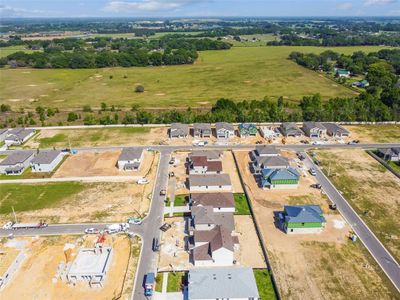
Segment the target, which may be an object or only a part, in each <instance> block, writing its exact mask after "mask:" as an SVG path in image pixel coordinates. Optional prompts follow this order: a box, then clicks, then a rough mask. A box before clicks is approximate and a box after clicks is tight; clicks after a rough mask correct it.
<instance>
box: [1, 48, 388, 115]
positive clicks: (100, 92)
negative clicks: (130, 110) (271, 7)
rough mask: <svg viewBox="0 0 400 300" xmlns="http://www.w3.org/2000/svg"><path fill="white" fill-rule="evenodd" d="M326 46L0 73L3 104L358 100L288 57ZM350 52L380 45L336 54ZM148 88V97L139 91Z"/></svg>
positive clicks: (174, 104) (64, 105)
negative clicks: (177, 62)
mask: <svg viewBox="0 0 400 300" xmlns="http://www.w3.org/2000/svg"><path fill="white" fill-rule="evenodd" d="M326 49H327V48H322V47H286V46H285V47H233V48H232V49H230V50H220V51H204V52H200V57H199V59H198V60H197V61H196V63H195V64H194V65H181V66H163V67H134V68H105V69H79V70H71V69H62V70H56V69H53V70H40V69H2V70H0V77H1V81H0V91H1V93H0V103H7V104H10V105H12V106H13V107H14V108H17V107H26V108H34V107H36V106H38V105H42V106H52V107H58V108H60V109H66V108H82V106H83V105H84V104H90V105H91V106H92V107H94V108H97V107H100V103H101V102H106V103H108V104H109V105H111V104H114V105H117V106H121V107H131V105H133V104H139V105H141V106H142V107H145V108H167V107H187V106H192V107H202V106H207V107H208V106H210V105H211V104H212V103H213V102H215V101H216V100H217V99H219V98H222V97H225V98H230V99H233V100H244V99H248V100H252V99H263V98H264V97H266V96H268V97H273V98H277V97H279V96H283V97H285V99H286V100H290V101H298V100H299V99H301V97H303V96H304V95H310V94H314V93H320V94H321V95H322V96H323V98H324V99H328V98H331V97H348V96H354V95H355V92H354V91H352V90H350V89H348V88H346V87H343V86H340V85H337V84H336V83H335V82H333V81H331V80H329V79H327V78H325V77H324V76H323V75H322V74H318V73H316V72H313V71H311V70H308V69H305V68H303V67H301V66H298V65H297V64H295V63H294V62H292V61H290V60H288V59H287V57H288V55H289V54H290V53H291V52H292V51H301V52H305V53H307V52H315V53H318V52H322V51H324V50H326ZM330 49H333V50H335V51H337V52H342V53H346V54H350V53H352V52H354V51H357V50H363V51H365V52H370V51H377V50H379V49H380V48H379V47H341V48H330ZM137 84H142V85H143V86H144V87H145V92H144V93H135V92H134V87H135V85H137Z"/></svg>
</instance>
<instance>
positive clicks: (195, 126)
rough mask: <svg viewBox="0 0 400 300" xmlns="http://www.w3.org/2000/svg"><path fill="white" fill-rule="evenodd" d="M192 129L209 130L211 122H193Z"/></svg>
mask: <svg viewBox="0 0 400 300" xmlns="http://www.w3.org/2000/svg"><path fill="white" fill-rule="evenodd" d="M193 129H194V130H210V131H211V124H209V123H194V124H193Z"/></svg>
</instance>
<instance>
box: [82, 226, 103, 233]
mask: <svg viewBox="0 0 400 300" xmlns="http://www.w3.org/2000/svg"><path fill="white" fill-rule="evenodd" d="M85 233H86V234H98V233H100V230H99V229H97V228H93V227H91V228H86V229H85Z"/></svg>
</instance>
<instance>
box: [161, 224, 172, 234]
mask: <svg viewBox="0 0 400 300" xmlns="http://www.w3.org/2000/svg"><path fill="white" fill-rule="evenodd" d="M170 228H171V224H168V223H164V224H163V225H162V226H161V227H160V230H161V231H164V232H165V231H167V230H168V229H170Z"/></svg>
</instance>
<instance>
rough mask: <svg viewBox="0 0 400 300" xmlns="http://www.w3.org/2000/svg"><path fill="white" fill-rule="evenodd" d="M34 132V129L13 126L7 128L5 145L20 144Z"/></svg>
mask: <svg viewBox="0 0 400 300" xmlns="http://www.w3.org/2000/svg"><path fill="white" fill-rule="evenodd" d="M35 132H36V130H35V129H25V128H13V129H10V130H8V132H7V135H6V138H5V139H4V142H5V143H6V145H21V144H23V143H24V142H26V141H27V140H28V139H29V138H30V137H31V136H32V135H34V134H35Z"/></svg>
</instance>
